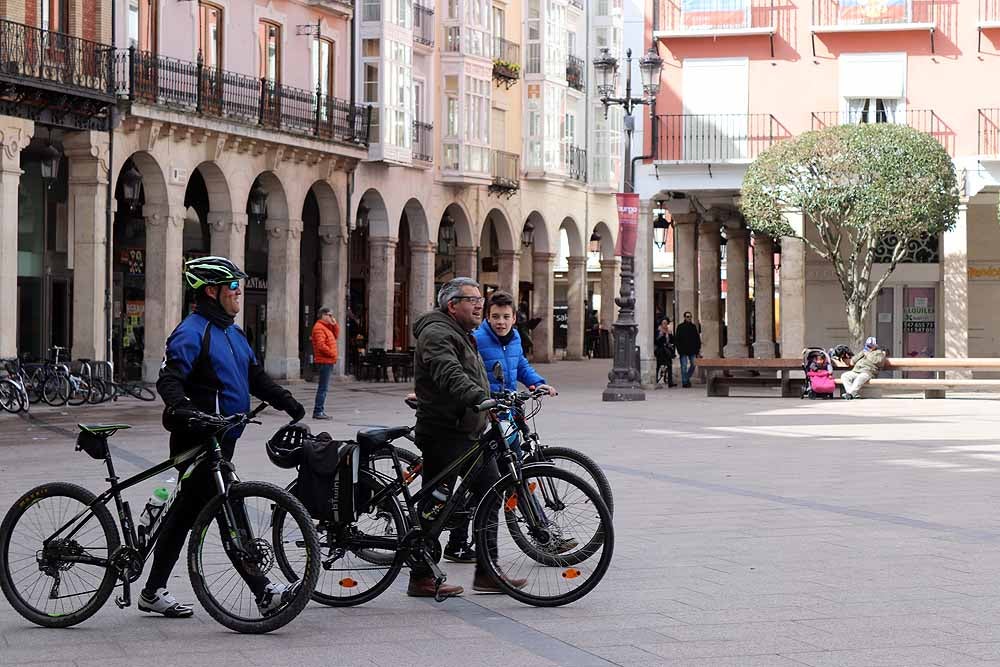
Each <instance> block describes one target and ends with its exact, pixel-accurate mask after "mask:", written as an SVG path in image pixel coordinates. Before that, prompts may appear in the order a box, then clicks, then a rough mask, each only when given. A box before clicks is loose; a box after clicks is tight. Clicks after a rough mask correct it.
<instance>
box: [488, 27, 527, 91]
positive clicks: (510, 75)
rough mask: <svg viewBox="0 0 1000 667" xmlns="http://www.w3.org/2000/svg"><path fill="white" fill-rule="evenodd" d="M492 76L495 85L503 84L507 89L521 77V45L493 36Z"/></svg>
mask: <svg viewBox="0 0 1000 667" xmlns="http://www.w3.org/2000/svg"><path fill="white" fill-rule="evenodd" d="M493 78H494V79H495V80H496V82H497V85H498V86H499V85H500V84H501V83H502V84H504V85H505V86H506V87H507V89H508V90H510V87H511V86H513V85H514V83H515V82H516V81H517V80H518V79H519V78H521V45H520V44H515V43H514V42H511V41H508V40H506V39H503V38H502V37H494V38H493Z"/></svg>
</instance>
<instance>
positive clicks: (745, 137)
mask: <svg viewBox="0 0 1000 667" xmlns="http://www.w3.org/2000/svg"><path fill="white" fill-rule="evenodd" d="M656 122H658V123H659V140H658V142H657V151H656V159H657V160H660V161H666V162H702V163H718V162H744V161H748V160H752V159H754V158H755V157H757V155H759V154H760V152H761V151H763V150H764V149H766V148H768V147H770V146H771V145H772V144H773V143H774V142H775V140H776V137H777V136H779V132H780V128H779V126H778V123H777V121H776V120H775V118H774V116H772V115H771V114H766V113H763V114H760V113H758V114H664V115H658V116H657V117H656Z"/></svg>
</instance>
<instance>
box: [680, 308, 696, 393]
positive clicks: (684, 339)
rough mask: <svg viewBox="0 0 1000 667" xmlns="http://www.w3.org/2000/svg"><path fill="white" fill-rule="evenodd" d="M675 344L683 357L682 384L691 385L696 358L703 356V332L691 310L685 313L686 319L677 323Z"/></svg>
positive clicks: (684, 385) (681, 357)
mask: <svg viewBox="0 0 1000 667" xmlns="http://www.w3.org/2000/svg"><path fill="white" fill-rule="evenodd" d="M674 344H675V345H676V346H677V354H678V355H679V356H680V359H681V386H682V387H690V386H691V376H692V375H694V369H695V359H697V358H698V357H700V356H701V333H700V332H699V331H698V327H697V325H695V323H694V318H692V317H691V313H690V312H686V313H684V321H683V322H681V323H680V324H678V325H677V331H676V332H675V333H674Z"/></svg>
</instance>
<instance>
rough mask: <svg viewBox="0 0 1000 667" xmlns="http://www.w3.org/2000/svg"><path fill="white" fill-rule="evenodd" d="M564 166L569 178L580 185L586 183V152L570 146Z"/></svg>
mask: <svg viewBox="0 0 1000 667" xmlns="http://www.w3.org/2000/svg"><path fill="white" fill-rule="evenodd" d="M566 153H567V154H566V166H567V170H568V171H569V177H570V178H571V179H573V180H574V181H580V182H581V183H586V182H587V151H586V150H584V149H583V148H577V147H576V146H570V147H569V150H567V152H566Z"/></svg>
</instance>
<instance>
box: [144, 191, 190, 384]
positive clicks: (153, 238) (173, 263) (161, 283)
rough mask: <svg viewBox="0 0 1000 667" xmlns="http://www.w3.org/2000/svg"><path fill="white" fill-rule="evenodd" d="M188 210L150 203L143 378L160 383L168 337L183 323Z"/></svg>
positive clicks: (148, 210)
mask: <svg viewBox="0 0 1000 667" xmlns="http://www.w3.org/2000/svg"><path fill="white" fill-rule="evenodd" d="M184 213H185V211H184V207H183V206H173V207H171V206H168V205H166V204H146V205H145V206H143V207H142V216H143V217H144V218H145V219H146V308H145V310H146V316H145V322H144V324H145V341H144V348H143V353H142V378H143V380H145V381H146V382H156V378H157V377H159V375H160V364H161V363H162V362H163V353H164V350H165V349H166V344H167V336H169V335H170V332H171V331H173V330H174V327H176V326H177V323H178V322H180V320H181V315H182V313H181V307H182V303H183V302H182V297H183V294H184V291H183V290H184V288H183V287H182V285H183V277H182V275H181V274H182V271H183V265H184V254H183V251H184Z"/></svg>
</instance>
